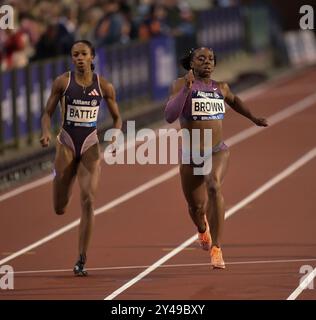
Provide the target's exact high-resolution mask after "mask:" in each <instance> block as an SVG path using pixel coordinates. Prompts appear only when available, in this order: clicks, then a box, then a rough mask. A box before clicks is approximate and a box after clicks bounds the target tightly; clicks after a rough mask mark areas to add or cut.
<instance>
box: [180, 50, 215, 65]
mask: <svg viewBox="0 0 316 320" xmlns="http://www.w3.org/2000/svg"><path fill="white" fill-rule="evenodd" d="M197 49H199V48H191V49H190V51H189V52H188V53H187V54H186V55H184V56H183V57H182V58H181V59H180V64H181V66H182V67H183V68H184V69H185V70H190V69H192V68H191V61H192V59H193V56H194V53H195V51H196V50H197ZM209 49H210V50H211V51H213V54H214V66H216V55H215V52H214V50H213V49H212V48H209Z"/></svg>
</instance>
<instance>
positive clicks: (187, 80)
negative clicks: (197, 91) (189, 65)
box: [184, 69, 195, 89]
mask: <svg viewBox="0 0 316 320" xmlns="http://www.w3.org/2000/svg"><path fill="white" fill-rule="evenodd" d="M184 80H185V86H186V87H187V88H188V89H191V88H192V84H193V82H194V80H195V78H194V74H193V70H192V69H191V70H190V71H189V72H188V73H187V74H186V75H185V76H184Z"/></svg>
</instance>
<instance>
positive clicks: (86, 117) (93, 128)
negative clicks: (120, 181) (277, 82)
mask: <svg viewBox="0 0 316 320" xmlns="http://www.w3.org/2000/svg"><path fill="white" fill-rule="evenodd" d="M71 56H72V61H73V63H74V65H75V71H74V72H66V73H64V74H63V75H61V76H59V77H57V78H56V79H55V81H54V83H53V86H52V91H51V94H50V96H49V98H48V101H47V104H46V108H45V110H44V113H43V116H42V136H41V138H40V142H41V144H42V146H43V147H47V146H48V145H49V143H50V140H51V133H50V122H51V117H52V115H53V113H54V111H55V109H56V106H57V104H58V102H60V104H61V111H62V122H63V123H62V128H61V131H60V133H59V134H58V136H57V141H56V156H55V177H54V182H53V200H54V209H55V212H56V214H58V215H61V214H64V213H65V210H66V207H67V204H68V202H69V199H70V196H71V190H72V186H73V183H74V180H75V177H76V176H78V182H79V186H80V190H81V192H80V197H81V209H82V215H81V219H80V227H79V246H78V249H79V258H78V261H77V263H76V264H75V267H74V273H75V275H78V276H86V275H87V271H86V270H85V269H84V265H85V263H86V260H87V255H86V253H87V249H88V245H89V241H90V238H91V233H92V226H93V220H94V198H95V194H96V191H97V186H98V180H99V175H100V149H99V141H98V137H97V118H98V111H99V108H100V102H101V100H102V99H105V101H106V103H107V106H108V109H109V111H110V113H111V116H112V118H113V126H114V128H117V129H121V126H122V121H121V117H120V113H119V109H118V105H117V103H116V97H115V90H114V88H113V85H112V84H111V83H109V82H108V81H107V80H105V79H104V78H103V77H100V76H99V75H97V74H95V73H94V72H93V70H94V65H93V63H92V61H93V58H94V56H95V52H94V48H93V47H92V45H91V43H90V42H89V41H86V40H80V41H76V42H75V43H74V45H73V46H72V49H71ZM113 139H115V138H113ZM114 142H115V141H114V140H113V141H112V143H113V148H112V151H113V152H115V151H116V150H115V143H114Z"/></svg>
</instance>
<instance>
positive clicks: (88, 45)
mask: <svg viewBox="0 0 316 320" xmlns="http://www.w3.org/2000/svg"><path fill="white" fill-rule="evenodd" d="M77 43H83V44H85V45H86V46H87V47H89V49H90V52H91V55H92V56H93V57H95V49H94V47H93V45H92V43H91V42H90V41H88V40H77V41H75V42H74V43H73V44H72V47H71V49H72V48H73V46H74V45H75V44H77ZM94 69H95V66H94V63H91V70H92V71H93V70H94Z"/></svg>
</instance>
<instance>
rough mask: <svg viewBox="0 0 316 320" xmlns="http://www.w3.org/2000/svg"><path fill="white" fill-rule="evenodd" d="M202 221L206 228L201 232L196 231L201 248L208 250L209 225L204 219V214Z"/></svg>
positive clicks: (209, 247)
mask: <svg viewBox="0 0 316 320" xmlns="http://www.w3.org/2000/svg"><path fill="white" fill-rule="evenodd" d="M204 221H205V224H206V230H205V232H203V233H200V232H198V242H199V244H200V246H201V248H202V249H203V250H206V251H208V250H210V249H211V245H212V238H211V233H210V226H209V225H208V222H207V220H206V216H205V215H204Z"/></svg>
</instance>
